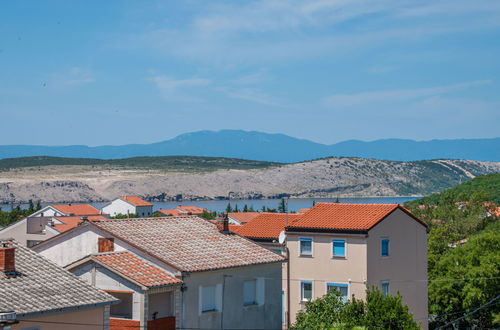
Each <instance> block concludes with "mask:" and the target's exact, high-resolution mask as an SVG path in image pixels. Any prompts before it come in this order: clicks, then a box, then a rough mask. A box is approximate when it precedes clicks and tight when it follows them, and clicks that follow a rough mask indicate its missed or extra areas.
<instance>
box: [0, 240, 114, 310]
mask: <svg viewBox="0 0 500 330" xmlns="http://www.w3.org/2000/svg"><path fill="white" fill-rule="evenodd" d="M0 243H7V244H9V245H13V246H14V247H15V248H16V249H15V252H14V253H15V258H16V259H15V263H16V271H17V272H19V274H20V275H18V276H13V277H12V276H8V275H6V274H5V273H4V272H0V311H15V312H16V313H17V314H18V316H22V315H30V314H31V315H33V314H36V313H43V312H49V311H57V312H61V311H64V310H69V309H76V308H84V307H90V306H96V305H103V304H108V305H109V304H111V303H113V302H118V300H117V299H116V298H114V297H112V296H111V295H109V294H107V293H105V292H103V291H101V290H99V289H97V288H95V287H93V286H91V285H89V284H87V283H86V282H84V281H83V280H81V279H79V278H78V277H76V276H75V275H73V274H71V273H70V272H68V271H67V270H65V269H63V268H62V267H59V266H57V265H56V264H55V263H53V262H51V261H49V260H47V259H45V258H44V257H42V256H41V255H39V254H38V253H36V252H34V251H32V250H31V249H28V248H26V247H24V246H21V245H20V244H18V243H17V242H15V241H13V240H0Z"/></svg>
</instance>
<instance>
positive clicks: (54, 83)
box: [43, 66, 95, 88]
mask: <svg viewBox="0 0 500 330" xmlns="http://www.w3.org/2000/svg"><path fill="white" fill-rule="evenodd" d="M93 82H95V75H94V72H93V71H91V70H90V69H87V68H82V67H78V66H74V67H71V68H69V69H68V70H66V71H64V72H62V73H56V74H52V75H51V76H50V77H49V79H48V82H47V83H45V82H44V83H43V84H44V85H45V84H48V85H49V87H56V88H64V87H74V86H80V85H85V84H90V83H93Z"/></svg>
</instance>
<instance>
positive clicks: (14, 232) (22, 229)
mask: <svg viewBox="0 0 500 330" xmlns="http://www.w3.org/2000/svg"><path fill="white" fill-rule="evenodd" d="M55 235H57V233H55V232H52V231H50V229H47V227H46V230H45V232H44V233H42V234H28V233H27V219H26V218H25V219H22V220H20V221H18V222H16V223H14V224H12V225H10V226H8V227H6V228H4V229H2V230H0V239H5V238H13V239H15V240H16V241H17V242H18V243H19V244H21V245H23V246H27V241H28V240H33V241H44V240H47V239H49V238H51V237H53V236H55Z"/></svg>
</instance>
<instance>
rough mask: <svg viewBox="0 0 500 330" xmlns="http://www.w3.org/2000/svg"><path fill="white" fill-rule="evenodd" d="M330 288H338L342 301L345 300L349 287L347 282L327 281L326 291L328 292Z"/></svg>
mask: <svg viewBox="0 0 500 330" xmlns="http://www.w3.org/2000/svg"><path fill="white" fill-rule="evenodd" d="M331 290H338V291H339V292H340V293H341V294H342V301H343V302H347V299H348V298H349V297H348V294H349V288H348V285H347V284H343V283H327V284H326V292H330V291H331Z"/></svg>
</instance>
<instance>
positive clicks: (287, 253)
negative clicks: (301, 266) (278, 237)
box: [285, 241, 291, 329]
mask: <svg viewBox="0 0 500 330" xmlns="http://www.w3.org/2000/svg"><path fill="white" fill-rule="evenodd" d="M285 249H286V258H287V259H288V262H287V263H286V328H287V329H290V326H291V324H290V250H289V249H288V246H286V241H285Z"/></svg>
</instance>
